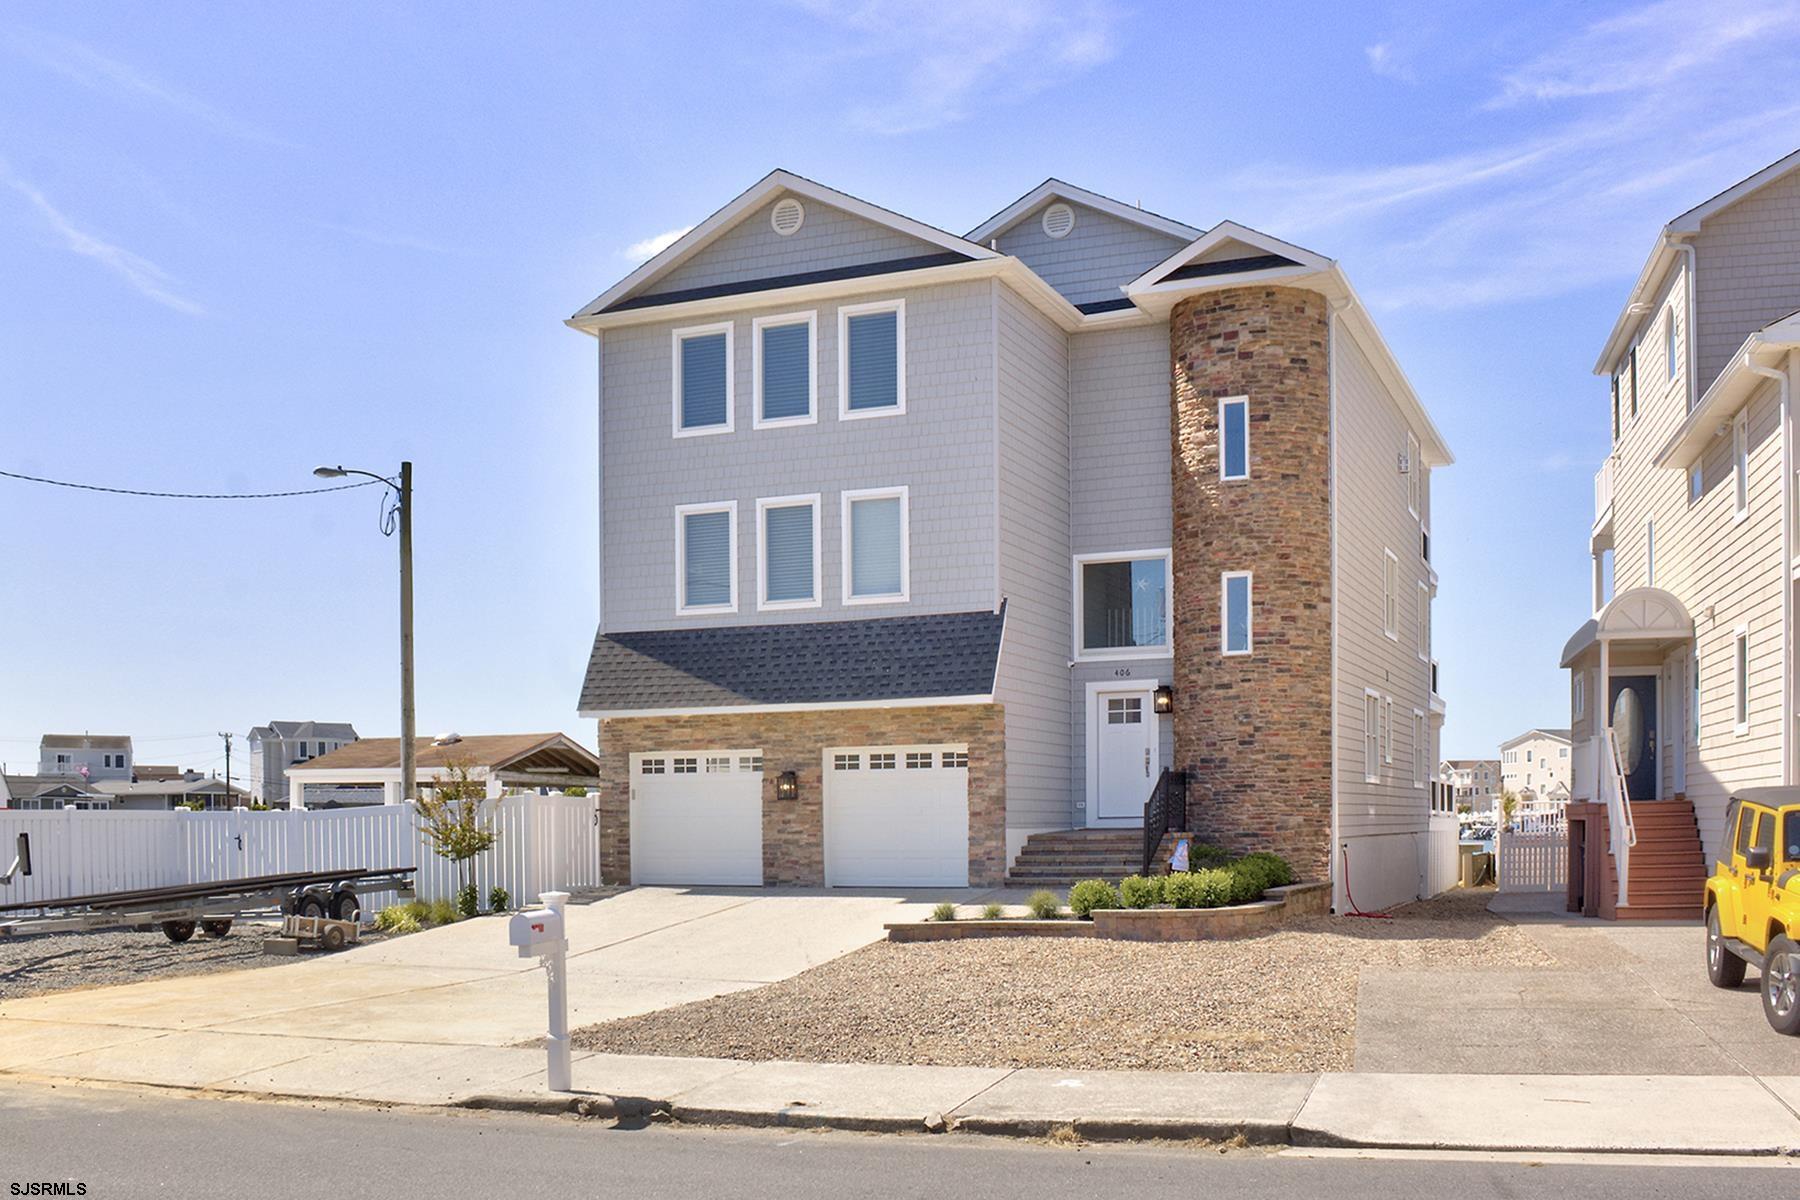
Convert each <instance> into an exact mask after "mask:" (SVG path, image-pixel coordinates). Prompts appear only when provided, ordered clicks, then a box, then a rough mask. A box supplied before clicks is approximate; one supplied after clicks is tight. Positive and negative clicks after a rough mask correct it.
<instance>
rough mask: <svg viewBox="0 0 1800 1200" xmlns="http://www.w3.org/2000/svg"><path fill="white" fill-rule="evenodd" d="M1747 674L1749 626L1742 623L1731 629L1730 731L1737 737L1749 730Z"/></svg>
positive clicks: (1748, 667) (1748, 681)
mask: <svg viewBox="0 0 1800 1200" xmlns="http://www.w3.org/2000/svg"><path fill="white" fill-rule="evenodd" d="M1740 646H1741V647H1742V649H1741V650H1740V649H1739V647H1740ZM1749 674H1750V626H1749V625H1748V624H1744V625H1739V626H1738V627H1737V628H1736V629H1734V630H1732V631H1731V732H1732V733H1733V734H1734V735H1735V736H1737V737H1743V736H1744V735H1745V734H1747V733H1749V732H1750V679H1749Z"/></svg>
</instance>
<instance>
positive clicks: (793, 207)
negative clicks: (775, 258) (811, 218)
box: [769, 196, 806, 237]
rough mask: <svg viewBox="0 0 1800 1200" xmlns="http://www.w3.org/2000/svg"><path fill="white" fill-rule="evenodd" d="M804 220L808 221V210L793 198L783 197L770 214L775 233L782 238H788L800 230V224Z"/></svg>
mask: <svg viewBox="0 0 1800 1200" xmlns="http://www.w3.org/2000/svg"><path fill="white" fill-rule="evenodd" d="M804 220H806V209H804V208H802V207H801V206H800V202H799V201H798V200H796V199H794V198H793V197H792V196H785V197H783V198H782V199H781V200H780V201H778V202H777V203H776V205H775V210H774V211H773V212H771V213H770V214H769V224H770V225H773V226H774V227H775V232H776V233H779V234H780V235H781V236H782V237H787V236H788V235H789V234H790V233H793V232H794V231H795V230H797V229H799V228H800V223H801V222H802V221H804Z"/></svg>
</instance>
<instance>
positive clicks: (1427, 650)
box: [1414, 579, 1431, 663]
mask: <svg viewBox="0 0 1800 1200" xmlns="http://www.w3.org/2000/svg"><path fill="white" fill-rule="evenodd" d="M1414 615H1415V617H1416V619H1417V620H1418V623H1419V629H1418V634H1417V638H1416V640H1417V642H1418V645H1417V647H1416V650H1417V652H1418V655H1419V661H1420V662H1422V663H1429V662H1431V585H1430V584H1429V583H1426V582H1425V581H1424V580H1423V579H1421V580H1419V592H1418V606H1417V610H1416V612H1415V614H1414Z"/></svg>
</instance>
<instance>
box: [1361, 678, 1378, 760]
mask: <svg viewBox="0 0 1800 1200" xmlns="http://www.w3.org/2000/svg"><path fill="white" fill-rule="evenodd" d="M1363 779H1364V781H1366V782H1368V783H1379V782H1381V696H1380V694H1378V693H1377V692H1375V691H1373V690H1372V689H1367V688H1365V689H1364V690H1363Z"/></svg>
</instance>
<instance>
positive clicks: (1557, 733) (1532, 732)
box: [1500, 727, 1569, 750]
mask: <svg viewBox="0 0 1800 1200" xmlns="http://www.w3.org/2000/svg"><path fill="white" fill-rule="evenodd" d="M1535 737H1547V738H1550V739H1551V740H1553V741H1558V742H1566V741H1568V740H1569V731H1568V730H1567V729H1545V728H1542V727H1537V728H1532V729H1527V730H1526V731H1525V732H1524V733H1521V734H1520V735H1519V736H1518V737H1512V738H1507V739H1506V740H1505V741H1504V742H1501V743H1500V748H1501V749H1502V750H1505V749H1506V748H1507V747H1509V746H1516V745H1518V744H1519V743H1520V742H1526V741H1530V740H1531V739H1532V738H1535Z"/></svg>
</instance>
